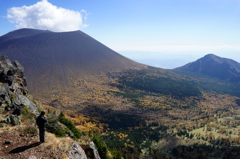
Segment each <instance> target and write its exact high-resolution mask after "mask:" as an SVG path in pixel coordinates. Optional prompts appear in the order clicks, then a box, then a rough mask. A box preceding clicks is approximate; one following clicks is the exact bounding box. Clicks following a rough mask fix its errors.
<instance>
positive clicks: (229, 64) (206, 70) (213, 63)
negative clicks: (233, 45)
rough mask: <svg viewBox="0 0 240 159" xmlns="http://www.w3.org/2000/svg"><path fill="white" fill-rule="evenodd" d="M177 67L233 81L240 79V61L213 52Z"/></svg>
mask: <svg viewBox="0 0 240 159" xmlns="http://www.w3.org/2000/svg"><path fill="white" fill-rule="evenodd" d="M177 69H178V70H179V69H180V70H187V71H191V72H196V73H201V74H204V75H208V76H210V77H216V78H219V79H222V80H230V81H231V82H239V81H240V63H238V62H236V61H234V60H231V59H227V58H222V57H219V56H216V55H213V54H208V55H206V56H204V57H202V58H200V59H198V60H197V61H194V62H191V63H189V64H187V65H185V66H182V67H179V68H177Z"/></svg>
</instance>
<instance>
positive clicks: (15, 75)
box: [0, 56, 38, 125]
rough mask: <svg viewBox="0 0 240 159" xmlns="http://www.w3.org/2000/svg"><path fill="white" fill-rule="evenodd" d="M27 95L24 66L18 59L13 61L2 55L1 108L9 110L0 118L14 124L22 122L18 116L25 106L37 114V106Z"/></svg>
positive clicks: (0, 72)
mask: <svg viewBox="0 0 240 159" xmlns="http://www.w3.org/2000/svg"><path fill="white" fill-rule="evenodd" d="M27 96H28V89H27V82H26V78H25V76H24V68H23V66H22V65H21V64H20V63H19V62H18V61H14V62H13V63H11V61H10V60H9V59H8V57H7V56H0V110H2V111H3V110H6V111H9V113H8V115H6V116H5V117H2V119H0V120H1V121H2V122H5V123H11V124H12V125H18V124H20V118H19V117H18V116H19V115H20V114H21V110H22V108H23V107H24V106H26V107H27V108H28V109H29V110H30V111H31V112H33V113H34V114H35V115H37V114H38V109H37V106H36V105H35V104H34V103H33V102H32V101H31V100H29V99H28V98H27ZM11 111H12V112H11ZM0 115H1V113H0Z"/></svg>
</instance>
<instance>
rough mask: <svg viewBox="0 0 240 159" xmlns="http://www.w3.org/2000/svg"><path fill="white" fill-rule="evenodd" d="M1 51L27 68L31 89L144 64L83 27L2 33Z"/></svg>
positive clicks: (32, 90)
mask: <svg viewBox="0 0 240 159" xmlns="http://www.w3.org/2000/svg"><path fill="white" fill-rule="evenodd" d="M0 55H7V56H8V57H9V58H10V59H13V60H18V61H19V62H20V63H21V64H22V65H23V66H24V68H26V69H25V74H26V77H27V81H28V86H29V90H30V92H32V93H35V92H38V91H40V92H48V91H51V90H52V89H55V88H61V87H65V86H66V87H70V85H71V83H72V81H76V80H77V79H78V78H84V77H86V75H87V76H88V77H87V78H89V77H90V76H94V77H93V78H96V76H100V75H101V74H104V73H106V72H109V71H110V72H111V71H119V70H123V69H128V68H141V67H145V66H144V65H143V64H139V63H137V62H134V61H132V60H130V59H128V58H126V57H124V56H122V55H120V54H118V53H117V52H115V51H113V50H112V49H110V48H108V47H107V46H105V45H103V44H102V43H100V42H98V41H97V40H95V39H93V38H92V37H90V36H89V35H87V34H85V33H83V32H81V31H72V32H51V31H46V30H35V29H20V30H15V31H12V32H10V33H8V34H5V35H3V36H1V37H0Z"/></svg>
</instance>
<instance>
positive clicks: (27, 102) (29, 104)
mask: <svg viewBox="0 0 240 159" xmlns="http://www.w3.org/2000/svg"><path fill="white" fill-rule="evenodd" d="M13 104H16V105H25V106H26V107H27V108H28V109H29V110H30V111H31V112H33V113H34V114H35V115H37V114H38V109H37V106H36V105H35V104H34V103H33V102H32V101H30V100H29V99H28V98H27V97H25V96H23V95H20V94H18V95H17V97H16V98H14V99H13Z"/></svg>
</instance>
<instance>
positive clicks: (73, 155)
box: [67, 143, 87, 159]
mask: <svg viewBox="0 0 240 159" xmlns="http://www.w3.org/2000/svg"><path fill="white" fill-rule="evenodd" d="M67 155H68V157H69V158H70V159H87V156H86V154H85V152H84V150H83V149H82V148H81V146H80V145H79V144H78V143H73V144H72V146H71V148H70V150H69V151H68V152H67Z"/></svg>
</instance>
